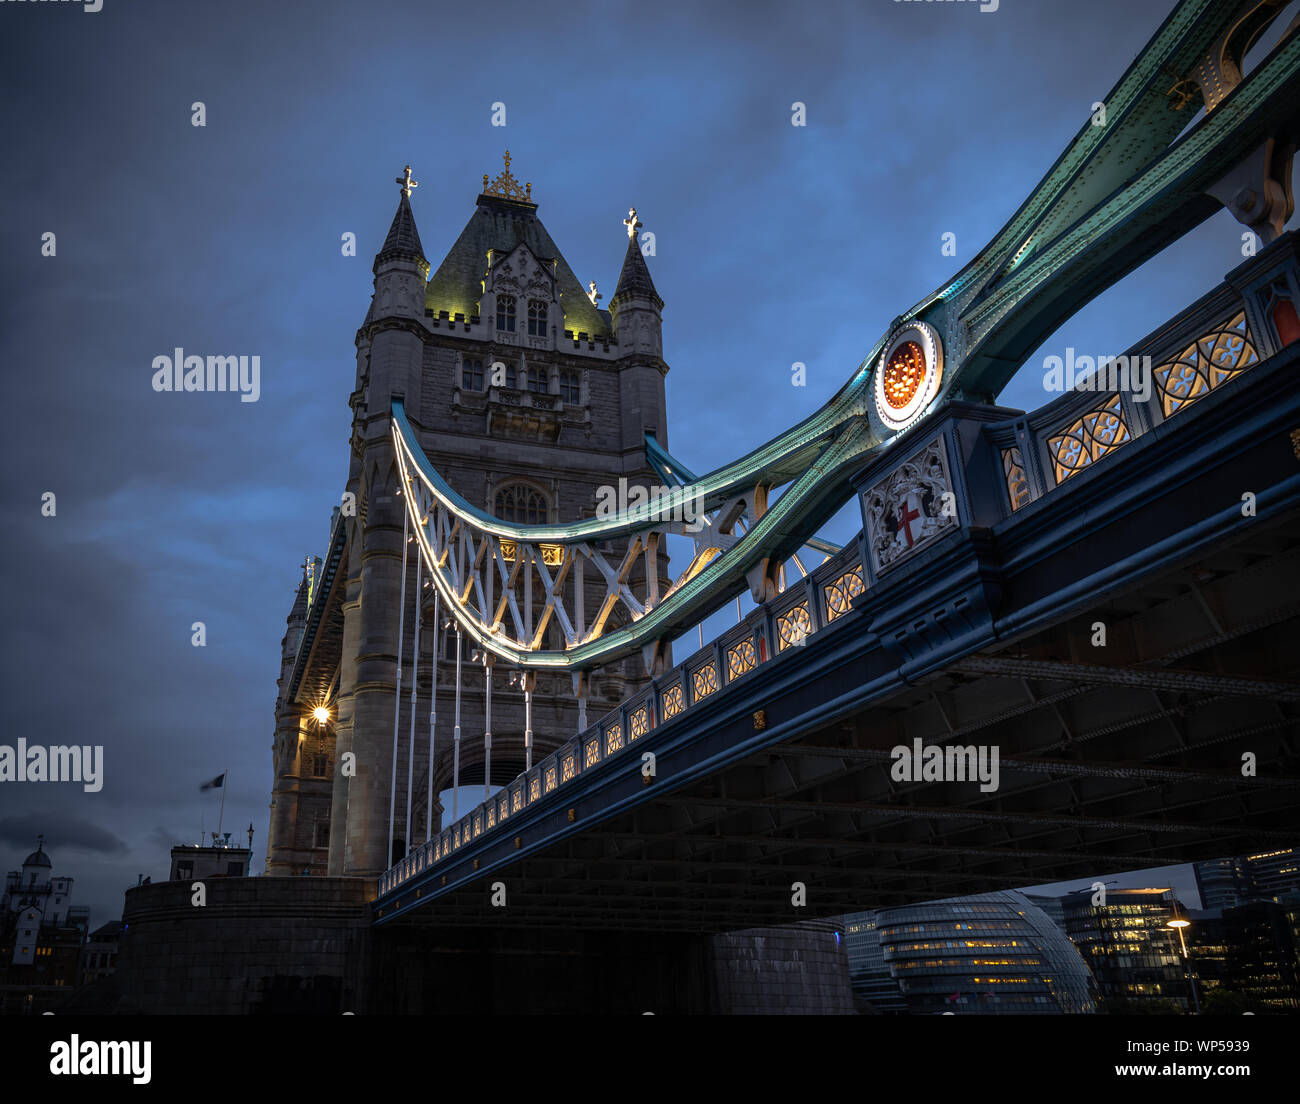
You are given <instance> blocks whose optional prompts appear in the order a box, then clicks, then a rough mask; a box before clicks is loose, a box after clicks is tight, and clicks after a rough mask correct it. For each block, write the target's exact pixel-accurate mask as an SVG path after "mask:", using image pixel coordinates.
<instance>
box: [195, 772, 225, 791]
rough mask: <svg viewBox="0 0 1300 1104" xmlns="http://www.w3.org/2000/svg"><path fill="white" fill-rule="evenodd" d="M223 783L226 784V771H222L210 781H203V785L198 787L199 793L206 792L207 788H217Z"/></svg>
mask: <svg viewBox="0 0 1300 1104" xmlns="http://www.w3.org/2000/svg"><path fill="white" fill-rule="evenodd" d="M225 784H226V772H225V771H222V772H221V773H220V774H219V775H217V777H216V778H214V779H213V780H212V781H211V782H204V783H203V785H202V786H200V787H199V793H207V792H208V791H209V790H215V789H219V788H220V787H222V786H224V785H225Z"/></svg>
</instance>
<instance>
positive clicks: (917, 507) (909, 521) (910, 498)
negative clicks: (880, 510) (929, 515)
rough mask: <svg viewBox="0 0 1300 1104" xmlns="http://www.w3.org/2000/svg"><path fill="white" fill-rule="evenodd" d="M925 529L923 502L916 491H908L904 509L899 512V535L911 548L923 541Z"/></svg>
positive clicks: (903, 505)
mask: <svg viewBox="0 0 1300 1104" xmlns="http://www.w3.org/2000/svg"><path fill="white" fill-rule="evenodd" d="M924 528H925V515H924V514H923V513H922V512H921V500H920V499H919V498H918V497H917V495H916V492H915V491H908V492H907V497H906V498H905V499H904V500H903V504H902V508H901V509H900V510H899V511H898V535H899V536H901V537H902V538H903V539H904V540H906V541H907V547H908V548H911V547H912V546H913V545H914V544H916V542H917V541H918V540H920V539H921V533H922V531H923V530H924Z"/></svg>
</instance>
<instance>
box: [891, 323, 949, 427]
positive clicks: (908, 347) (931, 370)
mask: <svg viewBox="0 0 1300 1104" xmlns="http://www.w3.org/2000/svg"><path fill="white" fill-rule="evenodd" d="M942 379H943V346H942V345H941V344H940V342H939V335H938V334H937V333H936V332H935V329H934V327H933V326H930V325H928V324H927V323H925V322H909V323H908V324H907V325H906V326H904V327H903V328H902V329H900V330H898V331H897V332H896V333H895V334H894V336H893V337H892V338H891V339H890V342H889V344H888V345H886V346H885V351H884V353H882V354H881V357H880V362H879V363H878V364H877V365H876V384H875V397H876V413H877V414H878V415H879V417H880V420H881V421H882V422H884V423H885V425H886V426H887V427H888V428H889V429H894V430H898V429H904V428H905V427H907V426H908V425H910V424H911V423H912V422H914V421H915V420H916V419H917V418H918V417H919V416H920V415H921V412H922V411H923V410H925V408H926V407H927V406H929V405H930V402H931V400H933V399H934V397H935V396H936V395H937V394H938V393H939V384H940V382H941V381H942Z"/></svg>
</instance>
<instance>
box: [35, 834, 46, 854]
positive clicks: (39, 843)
mask: <svg viewBox="0 0 1300 1104" xmlns="http://www.w3.org/2000/svg"><path fill="white" fill-rule="evenodd" d="M44 846H45V833H44V832H42V833H41V834H40V835H39V836H37V837H36V850H37V851H40V850H41V849H42V848H43V847H44Z"/></svg>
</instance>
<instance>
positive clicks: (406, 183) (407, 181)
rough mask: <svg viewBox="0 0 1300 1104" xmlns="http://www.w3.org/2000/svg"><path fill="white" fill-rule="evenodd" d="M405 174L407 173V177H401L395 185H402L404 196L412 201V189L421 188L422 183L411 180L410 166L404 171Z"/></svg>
mask: <svg viewBox="0 0 1300 1104" xmlns="http://www.w3.org/2000/svg"><path fill="white" fill-rule="evenodd" d="M404 173H405V175H404V176H399V177H398V178H397V180H396V181H395V183H397V184H400V185H401V186H402V195H404V196H406V198H407V199H410V198H411V189H412V188H418V187H419V186H420V182H419V181H418V180H412V179H411V166H410V165H407V166H406V168H405V170H404Z"/></svg>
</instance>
